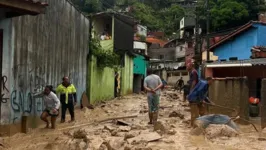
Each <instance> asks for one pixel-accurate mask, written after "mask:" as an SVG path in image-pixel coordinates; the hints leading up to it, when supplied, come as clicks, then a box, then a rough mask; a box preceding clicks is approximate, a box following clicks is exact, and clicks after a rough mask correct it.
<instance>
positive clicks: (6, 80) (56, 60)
mask: <svg viewBox="0 0 266 150" xmlns="http://www.w3.org/2000/svg"><path fill="white" fill-rule="evenodd" d="M46 2H47V3H48V4H49V6H47V4H46V3H40V2H33V1H32V0H20V1H18V0H8V1H0V16H1V18H0V43H1V44H0V51H1V54H2V55H1V60H2V64H1V66H2V67H1V72H2V78H1V79H2V80H1V81H2V85H1V87H2V88H1V93H2V100H1V101H0V104H1V105H0V107H1V109H0V116H1V118H0V124H1V126H0V132H2V133H3V134H12V133H15V132H18V131H20V130H21V121H22V117H27V127H28V128H34V127H37V125H38V123H39V121H40V119H39V116H40V114H41V113H42V111H43V109H44V103H43V100H42V98H37V97H35V96H34V95H35V94H36V93H39V92H41V91H43V89H44V87H45V86H46V85H53V86H54V87H56V86H57V85H58V84H60V83H61V82H62V77H63V76H69V77H70V80H71V82H72V83H73V84H74V85H75V86H76V88H77V95H78V102H80V98H81V95H82V93H84V92H86V82H84V81H86V75H87V55H88V46H89V44H88V41H89V32H88V30H89V19H87V18H86V17H85V16H84V15H83V14H81V13H80V12H79V11H78V10H77V9H76V8H75V7H74V6H73V5H72V4H71V3H69V2H68V1H67V0H61V1H54V0H47V1H46ZM44 12H45V13H44ZM32 15H36V16H32ZM69 20H71V21H69Z"/></svg>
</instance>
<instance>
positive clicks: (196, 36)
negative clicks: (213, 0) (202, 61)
mask: <svg viewBox="0 0 266 150" xmlns="http://www.w3.org/2000/svg"><path fill="white" fill-rule="evenodd" d="M195 17H196V18H195V51H194V53H195V54H198V52H199V49H198V47H199V45H198V42H199V25H198V12H197V6H196V7H195Z"/></svg>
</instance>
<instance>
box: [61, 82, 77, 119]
mask: <svg viewBox="0 0 266 150" xmlns="http://www.w3.org/2000/svg"><path fill="white" fill-rule="evenodd" d="M62 80H63V82H62V84H60V85H59V86H58V87H57V88H56V94H60V101H61V104H62V109H61V110H62V115H61V123H64V122H65V117H66V110H67V109H68V110H69V113H70V116H71V122H72V121H75V114H74V106H75V105H76V103H77V94H76V92H77V91H76V88H75V86H74V85H73V84H71V83H70V81H69V78H68V77H63V79H62Z"/></svg>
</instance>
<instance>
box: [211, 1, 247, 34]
mask: <svg viewBox="0 0 266 150" xmlns="http://www.w3.org/2000/svg"><path fill="white" fill-rule="evenodd" d="M210 13H211V23H212V29H213V30H222V29H226V28H230V27H235V26H239V25H242V24H244V23H245V22H247V19H248V17H249V13H248V10H247V9H246V7H245V5H244V4H243V3H239V2H236V1H233V0H220V1H218V2H217V3H216V5H215V6H214V7H213V8H212V9H211V10H210Z"/></svg>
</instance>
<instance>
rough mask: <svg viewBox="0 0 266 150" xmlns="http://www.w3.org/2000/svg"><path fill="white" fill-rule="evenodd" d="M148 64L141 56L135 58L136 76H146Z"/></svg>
mask: <svg viewBox="0 0 266 150" xmlns="http://www.w3.org/2000/svg"><path fill="white" fill-rule="evenodd" d="M146 68H147V62H146V60H145V58H144V57H143V56H141V55H137V57H135V58H134V74H141V75H144V76H146Z"/></svg>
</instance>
